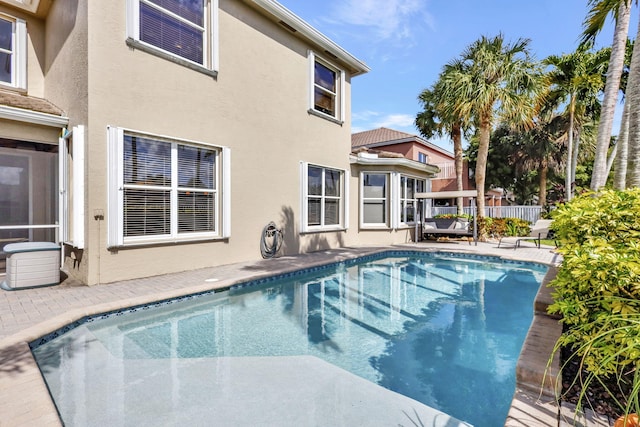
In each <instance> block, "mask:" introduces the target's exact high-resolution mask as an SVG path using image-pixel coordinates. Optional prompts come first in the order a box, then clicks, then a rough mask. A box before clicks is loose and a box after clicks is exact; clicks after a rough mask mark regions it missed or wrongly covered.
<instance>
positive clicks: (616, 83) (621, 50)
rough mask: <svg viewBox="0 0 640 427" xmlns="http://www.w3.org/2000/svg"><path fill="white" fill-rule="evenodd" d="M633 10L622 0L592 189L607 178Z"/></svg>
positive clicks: (602, 115) (610, 64) (606, 85)
mask: <svg viewBox="0 0 640 427" xmlns="http://www.w3.org/2000/svg"><path fill="white" fill-rule="evenodd" d="M630 11H631V5H630V4H628V3H627V1H621V2H620V6H619V7H618V16H617V19H616V27H615V30H614V34H613V44H612V45H611V56H610V58H609V68H608V69H607V81H606V84H605V89H604V99H603V102H602V111H601V113H600V123H599V124H598V141H597V144H596V156H595V159H594V161H593V174H592V175H591V189H592V190H594V191H597V190H599V189H600V188H602V187H603V186H604V184H605V183H606V180H607V177H606V175H605V173H606V166H607V151H608V150H609V141H610V139H611V128H612V127H613V115H614V113H615V109H616V102H617V101H618V92H619V90H620V76H621V75H622V67H623V66H624V55H625V48H626V44H627V33H628V31H629V17H630Z"/></svg>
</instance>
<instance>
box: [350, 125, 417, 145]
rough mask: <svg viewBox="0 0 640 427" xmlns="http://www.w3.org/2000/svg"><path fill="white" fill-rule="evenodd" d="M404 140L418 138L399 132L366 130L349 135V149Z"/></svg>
mask: <svg viewBox="0 0 640 427" xmlns="http://www.w3.org/2000/svg"><path fill="white" fill-rule="evenodd" d="M406 138H416V139H417V138H419V137H418V136H417V135H412V134H410V133H406V132H400V131H397V130H393V129H387V128H379V129H374V130H367V131H364V132H358V133H354V134H352V135H351V147H352V148H355V147H362V146H365V145H370V144H377V143H380V142H390V141H396V140H399V139H406Z"/></svg>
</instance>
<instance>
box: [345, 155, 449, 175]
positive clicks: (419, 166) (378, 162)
mask: <svg viewBox="0 0 640 427" xmlns="http://www.w3.org/2000/svg"><path fill="white" fill-rule="evenodd" d="M349 161H350V163H351V164H356V165H363V166H403V167H406V168H408V169H412V170H414V171H418V172H422V173H426V174H428V175H429V177H430V178H434V177H435V176H436V174H438V173H439V172H440V168H439V167H438V166H436V165H431V164H429V163H421V162H416V161H415V160H409V159H406V158H397V157H391V158H389V157H383V158H369V157H361V156H356V155H353V154H352V155H350V156H349Z"/></svg>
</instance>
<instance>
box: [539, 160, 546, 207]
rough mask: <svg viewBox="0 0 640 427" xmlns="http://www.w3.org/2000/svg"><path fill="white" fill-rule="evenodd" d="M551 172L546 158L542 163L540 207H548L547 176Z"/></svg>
mask: <svg viewBox="0 0 640 427" xmlns="http://www.w3.org/2000/svg"><path fill="white" fill-rule="evenodd" d="M548 172H549V162H548V161H547V158H546V157H544V158H543V159H542V161H541V162H540V181H539V185H540V191H539V193H538V204H539V205H540V206H546V205H547V175H548Z"/></svg>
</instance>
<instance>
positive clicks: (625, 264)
mask: <svg viewBox="0 0 640 427" xmlns="http://www.w3.org/2000/svg"><path fill="white" fill-rule="evenodd" d="M552 228H553V230H554V231H555V236H556V239H557V240H558V243H559V249H558V251H559V252H560V253H561V254H562V255H563V262H562V265H561V267H560V269H559V271H558V275H557V277H556V278H555V279H554V280H553V281H552V282H551V283H550V284H549V286H551V287H553V288H554V292H553V294H552V295H553V298H554V303H553V304H552V305H551V306H550V307H549V312H550V313H559V314H561V315H562V322H563V323H564V325H565V328H564V329H565V331H564V332H563V334H562V336H561V338H560V339H559V341H558V345H560V346H566V347H569V348H572V349H573V350H574V351H575V356H576V357H578V358H580V360H581V363H582V365H583V366H584V367H585V369H586V370H587V371H588V372H589V373H590V377H589V378H588V380H589V381H592V380H598V381H601V377H602V378H604V377H611V376H614V377H617V378H618V380H620V381H622V380H624V379H625V377H626V378H632V379H631V380H630V381H631V382H632V383H633V385H632V387H631V388H632V389H633V390H635V391H636V393H637V387H638V385H639V384H640V382H639V379H638V375H637V373H638V368H640V300H639V299H638V298H639V297H640V189H631V190H626V191H614V190H609V191H602V192H600V193H597V194H593V193H588V194H583V195H580V196H578V197H576V198H575V199H573V200H572V201H571V202H569V203H567V204H565V205H562V206H559V207H558V209H556V210H555V211H554V212H553V225H552ZM625 400H626V401H627V402H628V403H629V404H631V402H632V401H634V400H635V399H633V397H632V396H627V399H625ZM634 404H636V406H637V400H635V403H634ZM626 409H628V408H626Z"/></svg>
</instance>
